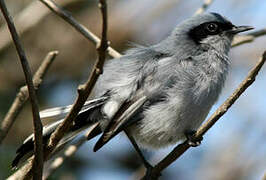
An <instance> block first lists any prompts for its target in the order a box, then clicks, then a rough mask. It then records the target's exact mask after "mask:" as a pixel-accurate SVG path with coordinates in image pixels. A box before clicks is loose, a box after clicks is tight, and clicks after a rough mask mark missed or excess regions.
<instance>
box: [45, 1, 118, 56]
mask: <svg viewBox="0 0 266 180" xmlns="http://www.w3.org/2000/svg"><path fill="white" fill-rule="evenodd" d="M40 1H41V2H42V3H43V4H44V5H45V6H47V7H48V8H49V9H50V10H51V11H53V12H54V13H55V14H56V15H58V16H60V17H61V18H63V19H64V20H65V21H66V22H67V23H69V24H70V25H71V26H73V27H74V28H75V29H76V30H77V31H78V32H80V33H81V34H82V35H83V36H84V37H85V38H86V39H88V40H90V41H92V42H93V44H94V45H96V46H97V45H99V44H100V39H99V38H98V37H97V36H96V35H95V34H93V33H92V32H91V31H89V30H88V29H87V28H86V27H85V26H83V25H81V24H80V23H78V22H77V21H76V20H75V19H74V18H73V16H72V15H71V14H70V13H69V12H68V11H66V10H64V9H63V8H62V7H60V6H59V5H57V4H56V3H55V2H53V1H52V0H40ZM107 52H108V54H109V55H110V56H112V57H114V58H118V57H120V56H121V54H119V52H117V51H116V50H114V49H113V48H112V47H108V48H107Z"/></svg>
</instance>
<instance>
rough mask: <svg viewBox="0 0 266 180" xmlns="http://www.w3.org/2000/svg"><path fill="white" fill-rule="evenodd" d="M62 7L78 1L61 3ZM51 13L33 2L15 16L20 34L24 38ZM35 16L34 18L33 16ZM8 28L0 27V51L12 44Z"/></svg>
mask: <svg viewBox="0 0 266 180" xmlns="http://www.w3.org/2000/svg"><path fill="white" fill-rule="evenodd" d="M58 3H59V4H60V6H66V5H70V4H73V3H77V0H67V1H59V2H58ZM50 13H51V11H50V10H49V9H47V8H43V5H42V4H41V3H40V2H38V1H32V2H31V3H30V4H29V5H27V7H25V8H24V9H23V10H22V11H20V12H19V13H18V14H16V15H15V16H14V21H15V22H16V27H17V29H19V34H20V36H22V35H23V34H24V33H25V32H27V31H28V30H29V29H31V28H34V27H36V26H37V25H38V24H39V22H41V21H42V20H43V19H44V18H45V17H46V16H47V15H48V14H50ZM33 14H34V16H33ZM8 32H9V31H8V27H7V26H6V25H5V24H3V25H2V26H1V27H0V37H1V39H0V51H2V50H4V49H5V48H7V47H8V46H9V45H10V44H11V43H12V38H11V37H10V36H7V34H8Z"/></svg>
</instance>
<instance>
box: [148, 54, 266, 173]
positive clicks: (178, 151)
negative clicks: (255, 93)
mask: <svg viewBox="0 0 266 180" xmlns="http://www.w3.org/2000/svg"><path fill="white" fill-rule="evenodd" d="M265 60H266V51H265V52H264V53H263V55H262V58H261V59H260V60H259V61H258V63H257V64H256V65H255V66H254V68H253V69H252V70H251V71H250V72H249V74H248V76H247V77H246V79H244V80H243V81H242V83H241V84H240V85H239V87H238V88H237V89H236V90H235V91H234V93H233V94H232V95H231V96H230V97H229V98H228V99H227V100H226V101H225V102H224V103H223V104H222V105H221V106H220V107H219V108H218V109H217V110H216V111H215V112H214V113H213V115H212V116H211V117H210V118H209V119H208V120H207V121H206V122H205V123H204V124H203V125H201V126H200V127H199V129H198V130H197V132H196V134H195V139H200V138H201V137H202V136H203V135H204V134H205V133H206V132H207V131H208V130H209V129H210V128H211V127H212V126H213V125H214V124H215V123H216V122H217V121H218V120H219V119H220V117H222V116H223V114H224V113H226V112H227V110H228V109H229V108H230V107H231V106H232V105H233V104H234V102H235V101H236V100H237V99H238V98H239V97H240V95H241V94H242V93H243V92H244V91H245V90H246V89H247V88H248V87H249V86H250V85H251V84H252V83H253V82H254V81H255V78H256V76H257V74H258V72H259V71H260V69H261V67H262V66H263V64H264V63H265ZM189 148H190V146H189V144H188V142H187V141H185V142H184V143H182V144H179V145H177V146H176V147H175V148H174V150H173V151H172V152H170V153H169V154H168V155H167V156H166V157H165V158H164V159H163V160H162V161H160V162H159V163H158V164H157V165H156V166H155V167H154V168H153V170H152V173H151V177H153V178H156V177H158V174H160V172H161V171H162V170H164V169H165V168H167V167H168V166H169V165H170V164H172V163H173V162H174V161H176V160H177V159H178V158H179V157H180V156H181V155H182V154H183V153H184V152H185V151H186V150H188V149H189Z"/></svg>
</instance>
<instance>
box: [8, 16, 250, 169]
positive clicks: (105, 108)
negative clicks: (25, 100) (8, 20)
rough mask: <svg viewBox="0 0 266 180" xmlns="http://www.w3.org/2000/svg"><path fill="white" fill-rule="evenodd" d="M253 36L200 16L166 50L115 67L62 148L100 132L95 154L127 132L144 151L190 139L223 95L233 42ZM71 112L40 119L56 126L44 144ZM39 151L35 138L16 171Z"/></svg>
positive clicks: (134, 55) (129, 56)
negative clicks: (86, 131) (241, 35)
mask: <svg viewBox="0 0 266 180" xmlns="http://www.w3.org/2000/svg"><path fill="white" fill-rule="evenodd" d="M250 29H252V27H250V26H235V25H233V24H232V23H231V22H230V21H228V20H227V19H225V18H224V17H222V16H221V15H219V14H217V13H205V14H200V15H197V16H193V17H191V18H189V19H187V20H185V21H184V22H182V23H180V24H179V25H178V26H177V27H176V28H175V29H174V30H173V32H172V33H171V34H170V35H169V36H168V37H167V38H166V39H164V40H163V41H161V42H160V43H158V44H156V45H152V46H149V47H144V46H138V47H135V48H132V49H130V50H128V51H127V52H126V53H125V55H123V56H122V57H120V58H117V59H113V60H110V61H108V62H107V63H106V64H105V66H104V73H103V74H102V75H101V76H100V78H99V80H98V82H97V84H96V87H95V94H96V96H95V97H96V98H95V99H93V100H89V101H87V102H86V103H85V105H84V107H83V108H82V110H81V112H80V113H79V115H78V116H77V118H76V119H75V120H74V122H73V124H72V127H71V129H70V130H69V132H68V133H66V136H65V138H63V139H62V140H61V142H60V144H59V145H58V148H59V146H60V145H64V144H66V142H68V141H70V140H71V139H73V138H74V137H75V136H77V135H78V134H79V133H80V132H81V131H82V130H84V129H86V128H89V127H93V128H94V129H93V130H92V131H91V133H90V134H89V135H88V139H91V138H93V137H95V136H97V135H99V134H102V135H101V137H100V138H99V140H98V142H97V143H96V145H95V147H94V151H97V150H98V149H99V148H101V147H102V146H103V145H104V144H105V143H107V142H108V141H109V140H110V139H111V138H112V137H114V136H115V135H117V134H118V133H120V132H121V131H125V132H126V134H127V135H128V136H129V138H130V140H131V141H132V142H133V143H134V142H135V141H136V142H135V148H137V149H138V147H137V145H140V146H141V147H144V148H148V149H157V148H162V147H166V146H168V145H172V144H175V143H177V142H178V141H180V140H184V139H186V138H188V137H189V134H190V133H193V131H194V130H196V129H197V128H198V127H199V125H200V124H201V123H202V122H203V120H204V119H205V118H206V116H207V114H208V113H209V111H210V108H211V107H212V105H213V104H214V103H215V102H216V100H217V99H218V96H219V94H220V93H221V90H222V87H223V85H224V82H225V79H226V76H227V73H228V69H229V65H230V60H229V58H228V52H229V50H230V47H231V42H232V39H233V37H234V35H236V34H237V33H239V32H243V31H247V30H250ZM70 108H71V106H66V107H59V108H53V109H48V110H45V111H43V112H41V117H42V118H47V117H53V118H54V119H56V120H57V121H56V122H55V123H52V124H50V125H48V126H46V127H44V130H43V136H44V143H46V142H47V139H48V138H49V137H50V135H51V133H52V132H53V131H54V130H55V129H56V127H57V126H58V125H59V124H60V123H61V122H62V121H63V118H64V116H66V114H67V113H68V112H69V110H70ZM193 143H198V142H193V141H191V144H193ZM138 150H139V149H138ZM32 151H33V135H31V136H29V137H28V138H27V139H26V140H25V141H24V143H23V144H22V145H21V146H20V148H19V149H18V150H17V156H16V158H15V159H14V161H13V163H12V166H13V167H16V166H17V165H18V163H19V162H20V160H21V158H23V157H24V156H25V155H26V154H30V153H32ZM139 152H140V151H139Z"/></svg>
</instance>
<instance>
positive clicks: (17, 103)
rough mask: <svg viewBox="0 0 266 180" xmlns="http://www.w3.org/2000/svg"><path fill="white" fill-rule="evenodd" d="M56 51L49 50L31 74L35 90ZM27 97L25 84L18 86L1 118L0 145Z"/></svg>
mask: <svg viewBox="0 0 266 180" xmlns="http://www.w3.org/2000/svg"><path fill="white" fill-rule="evenodd" d="M57 54H58V51H51V52H49V53H48V54H47V55H46V57H45V58H44V60H43V62H42V64H41V65H40V67H39V68H38V70H37V71H36V72H35V74H34V76H33V85H34V88H35V90H37V89H38V88H39V87H40V85H41V83H42V79H43V77H44V76H45V74H46V72H47V70H48V68H49V67H50V65H51V64H52V62H53V61H54V59H55V57H56V56H57ZM28 98H29V92H28V88H27V86H23V87H21V88H20V91H19V92H18V93H17V96H16V98H15V99H14V101H13V103H12V105H11V107H10V109H9V110H8V112H7V114H6V116H5V118H4V119H3V121H2V123H1V127H0V145H1V143H2V142H3V140H4V139H5V137H6V135H7V133H8V132H9V130H10V128H11V127H12V125H13V123H14V122H15V120H16V118H17V116H18V114H19V113H20V111H21V110H22V108H23V106H24V104H25V102H26V101H27V99H28Z"/></svg>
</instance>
